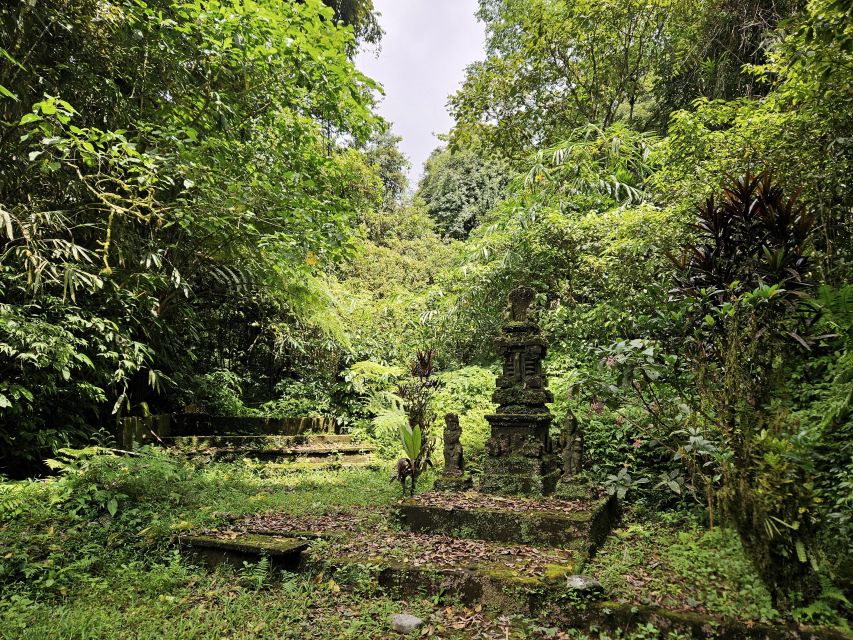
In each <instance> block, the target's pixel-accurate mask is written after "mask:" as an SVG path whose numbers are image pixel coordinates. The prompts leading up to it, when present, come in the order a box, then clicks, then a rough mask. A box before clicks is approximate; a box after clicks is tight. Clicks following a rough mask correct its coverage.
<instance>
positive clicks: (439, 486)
mask: <svg viewBox="0 0 853 640" xmlns="http://www.w3.org/2000/svg"><path fill="white" fill-rule="evenodd" d="M472 486H473V482H472V481H471V476H469V475H467V474H466V475H463V476H441V477H440V478H438V479H437V480H436V481H435V484H434V485H433V488H434V489H436V490H438V491H466V490H467V489H470V488H471V487H472Z"/></svg>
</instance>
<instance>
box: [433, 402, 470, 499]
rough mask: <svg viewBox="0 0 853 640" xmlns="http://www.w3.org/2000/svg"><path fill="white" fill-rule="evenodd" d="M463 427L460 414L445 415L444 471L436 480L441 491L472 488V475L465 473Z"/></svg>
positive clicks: (436, 485)
mask: <svg viewBox="0 0 853 640" xmlns="http://www.w3.org/2000/svg"><path fill="white" fill-rule="evenodd" d="M460 437H462V427H461V426H460V425H459V416H457V415H456V414H455V413H448V414H447V415H446V416H444V473H443V474H442V476H441V477H440V478H438V479H437V480H436V481H435V485H434V486H435V489H437V490H439V491H459V490H463V489H470V488H471V484H472V483H471V476H469V475H466V474H465V458H464V456H463V455H462V444H461V443H460V442H459V438H460Z"/></svg>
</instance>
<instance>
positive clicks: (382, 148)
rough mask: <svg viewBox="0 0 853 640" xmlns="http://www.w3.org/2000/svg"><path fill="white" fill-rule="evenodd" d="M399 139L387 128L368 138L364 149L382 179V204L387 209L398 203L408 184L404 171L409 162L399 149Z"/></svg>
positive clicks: (407, 167) (406, 169)
mask: <svg viewBox="0 0 853 640" xmlns="http://www.w3.org/2000/svg"><path fill="white" fill-rule="evenodd" d="M401 141H402V138H401V137H400V136H395V135H393V134H392V133H391V131H390V129H389V130H386V131H383V132H382V133H379V134H377V135H376V136H375V137H374V138H373V139H372V140H370V142H369V143H368V145H367V148H366V151H365V153H366V156H367V160H368V162H369V163H370V164H371V165H372V166H373V167H374V168H375V170H376V171H377V173H378V174H379V177H380V179H381V180H382V189H383V190H382V206H383V207H384V208H385V209H386V210H389V211H390V210H392V209H393V208H394V207H396V206H397V205H398V204H399V203H400V199H401V198H402V196H403V194H404V193H405V192H406V189H407V188H408V185H409V179H408V178H407V177H406V171H408V169H409V167H410V163H409V159H408V158H407V157H406V156H405V155H403V153H402V152H401V151H400V147H399V145H400V142H401Z"/></svg>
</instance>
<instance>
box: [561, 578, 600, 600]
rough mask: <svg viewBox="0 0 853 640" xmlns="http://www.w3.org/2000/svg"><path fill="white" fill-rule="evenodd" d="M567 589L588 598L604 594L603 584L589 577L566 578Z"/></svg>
mask: <svg viewBox="0 0 853 640" xmlns="http://www.w3.org/2000/svg"><path fill="white" fill-rule="evenodd" d="M566 588H567V589H569V590H570V591H574V592H575V593H578V594H580V595H583V596H587V597H590V596H596V597H597V596H600V595H602V594H603V593H604V587H603V586H601V583H600V582H599V581H598V580H596V579H595V578H590V577H589V576H578V575H573V576H569V577H568V578H566Z"/></svg>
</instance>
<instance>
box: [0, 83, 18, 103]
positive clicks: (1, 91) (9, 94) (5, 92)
mask: <svg viewBox="0 0 853 640" xmlns="http://www.w3.org/2000/svg"><path fill="white" fill-rule="evenodd" d="M0 96H6V97H7V98H12V100H15V101H17V100H18V96H16V95H15V94H14V93H12V92H11V91H9V90H8V89H7V88H6V87H4V86H3V85H2V84H0Z"/></svg>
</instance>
